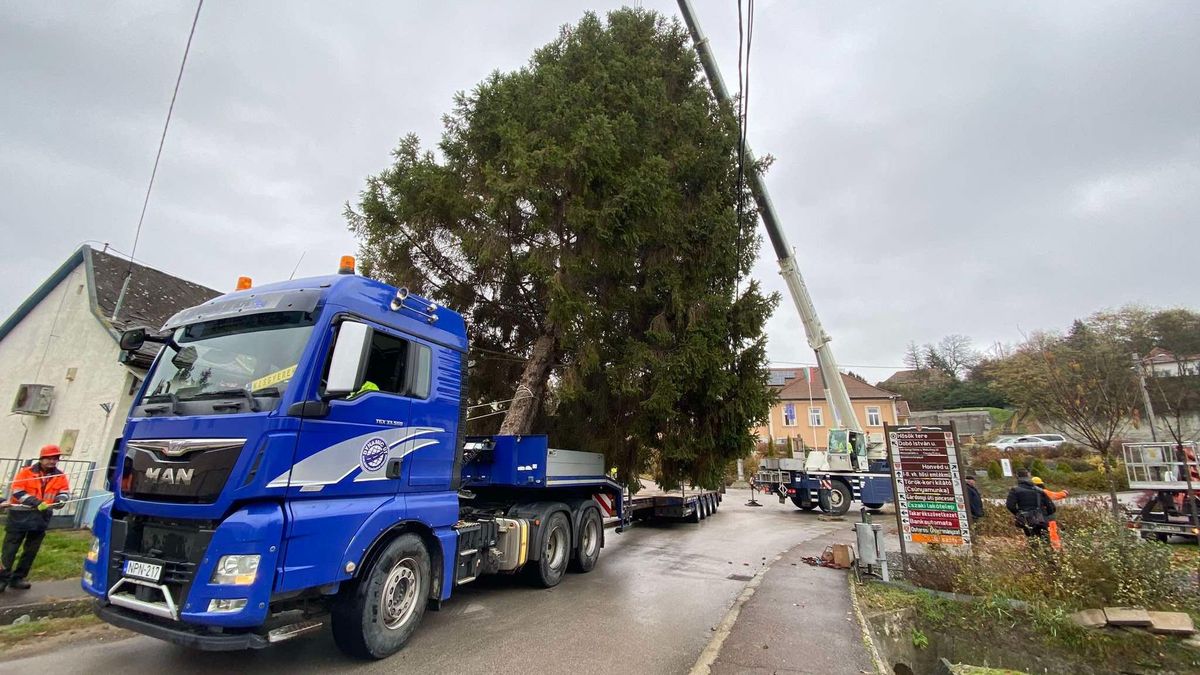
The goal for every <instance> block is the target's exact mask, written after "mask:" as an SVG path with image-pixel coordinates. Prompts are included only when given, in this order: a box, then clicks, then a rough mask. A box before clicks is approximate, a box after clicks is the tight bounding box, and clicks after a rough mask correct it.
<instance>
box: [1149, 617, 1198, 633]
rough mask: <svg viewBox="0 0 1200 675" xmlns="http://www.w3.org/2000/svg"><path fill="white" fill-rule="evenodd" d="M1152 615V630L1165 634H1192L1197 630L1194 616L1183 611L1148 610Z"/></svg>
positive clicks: (1152, 631)
mask: <svg viewBox="0 0 1200 675" xmlns="http://www.w3.org/2000/svg"><path fill="white" fill-rule="evenodd" d="M1147 614H1149V615H1150V632H1151V633H1162V634H1163V635H1191V634H1192V633H1195V632H1196V625H1195V624H1194V623H1192V617H1190V616H1188V615H1187V614H1184V613H1183V612H1147Z"/></svg>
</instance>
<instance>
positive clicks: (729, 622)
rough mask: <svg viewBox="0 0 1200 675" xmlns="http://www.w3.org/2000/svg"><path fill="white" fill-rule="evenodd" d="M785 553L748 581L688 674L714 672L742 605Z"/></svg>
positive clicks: (773, 559)
mask: <svg viewBox="0 0 1200 675" xmlns="http://www.w3.org/2000/svg"><path fill="white" fill-rule="evenodd" d="M798 545H799V544H797V546H798ZM788 550H791V549H788ZM784 553H787V551H783V552H782V553H779V554H778V555H776V556H775V557H774V558H772V559H771V562H769V563H767V564H766V566H765V567H763V568H761V569H759V570H758V571H757V572H755V573H754V578H752V579H751V580H750V581H748V582H747V583H746V587H745V588H743V589H742V592H741V593H740V594H739V595H738V597H737V599H736V600H734V601H733V605H732V606H731V607H730V608H729V611H727V612H725V617H724V618H723V619H721V623H720V624H718V625H717V632H716V634H714V635H713V636H712V639H710V640H709V641H708V645H706V646H705V647H704V651H702V652H700V656H699V657H698V658H697V659H696V663H695V664H694V665H692V668H691V670H689V671H688V675H708V674H709V673H710V672H712V664H713V663H715V662H716V660H717V656H719V655H720V654H721V646H722V645H724V644H725V639H726V638H728V637H729V634H730V633H732V632H733V626H734V624H735V623H737V619H738V615H740V614H741V613H742V607H743V606H744V605H745V604H746V602H747V601H749V600H750V598H752V597H754V592H755V591H756V590H758V586H759V584H761V583H762V580H763V577H765V576H766V574H767V570H769V569H771V566H772V565H774V564H775V563H777V562H779V559H780V558H782V557H783V555H784Z"/></svg>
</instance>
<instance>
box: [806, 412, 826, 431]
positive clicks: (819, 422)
mask: <svg viewBox="0 0 1200 675" xmlns="http://www.w3.org/2000/svg"><path fill="white" fill-rule="evenodd" d="M808 426H810V427H823V426H825V421H824V420H823V419H822V418H821V409H820V408H809V409H808Z"/></svg>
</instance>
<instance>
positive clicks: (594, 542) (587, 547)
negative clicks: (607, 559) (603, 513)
mask: <svg viewBox="0 0 1200 675" xmlns="http://www.w3.org/2000/svg"><path fill="white" fill-rule="evenodd" d="M603 536H604V521H603V520H601V519H600V512H599V511H597V510H596V509H592V508H589V509H585V510H584V512H583V517H581V518H580V519H579V545H578V546H576V547H575V555H574V557H573V558H572V560H571V571H572V572H581V573H582V572H591V571H592V568H593V567H595V566H596V562H597V561H599V560H600V540H601V537H603Z"/></svg>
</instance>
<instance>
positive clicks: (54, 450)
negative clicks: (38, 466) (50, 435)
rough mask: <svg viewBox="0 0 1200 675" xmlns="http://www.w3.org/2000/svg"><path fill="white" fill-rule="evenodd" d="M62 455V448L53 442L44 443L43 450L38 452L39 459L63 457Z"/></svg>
mask: <svg viewBox="0 0 1200 675" xmlns="http://www.w3.org/2000/svg"><path fill="white" fill-rule="evenodd" d="M61 456H62V450H59V449H58V446H57V445H54V444H53V443H51V444H50V445H43V446H42V451H41V452H40V453H38V459H46V458H47V457H61Z"/></svg>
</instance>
